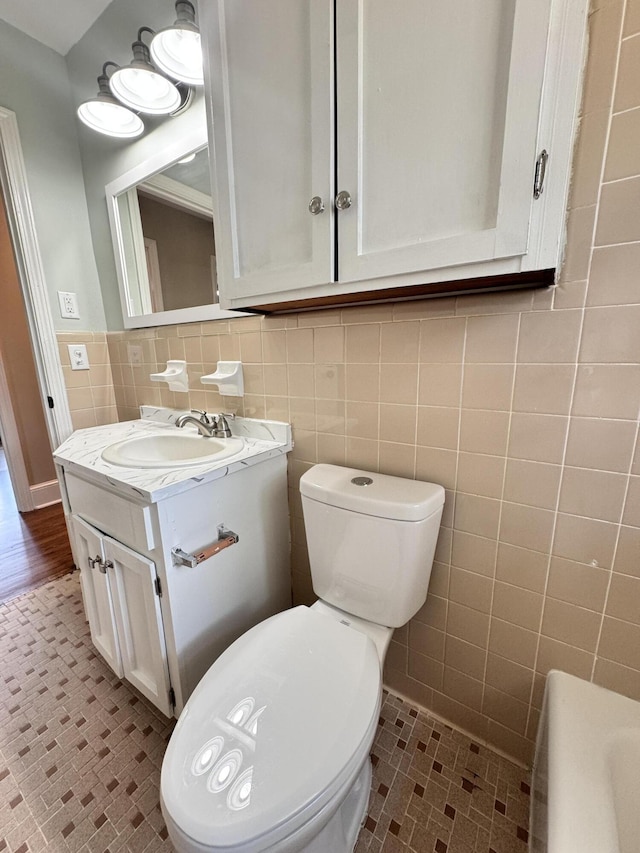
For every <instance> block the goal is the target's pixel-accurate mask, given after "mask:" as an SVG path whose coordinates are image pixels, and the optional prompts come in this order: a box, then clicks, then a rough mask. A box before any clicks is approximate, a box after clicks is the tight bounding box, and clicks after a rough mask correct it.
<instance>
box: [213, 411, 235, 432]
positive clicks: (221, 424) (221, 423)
mask: <svg viewBox="0 0 640 853" xmlns="http://www.w3.org/2000/svg"><path fill="white" fill-rule="evenodd" d="M227 418H231V419H232V420H233V418H235V415H225V414H224V413H223V412H221V413H220V414H219V415H216V416H215V418H214V421H215V425H216V433H215V434H216V436H217V437H218V438H231V430H230V429H229V424H228V423H227Z"/></svg>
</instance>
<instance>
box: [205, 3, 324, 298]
mask: <svg viewBox="0 0 640 853" xmlns="http://www.w3.org/2000/svg"><path fill="white" fill-rule="evenodd" d="M199 16H200V26H201V30H202V32H203V36H204V37H205V38H206V41H207V50H208V54H209V72H208V80H207V83H208V85H207V92H208V97H209V104H208V106H209V108H210V109H209V122H210V129H211V132H212V143H213V144H211V146H210V157H211V162H212V168H213V177H214V193H213V199H214V206H215V211H216V218H215V223H216V247H217V251H216V261H217V266H218V281H219V285H220V294H221V296H226V297H231V296H236V297H243V296H253V295H255V294H261V293H271V292H273V291H277V290H291V289H292V288H294V287H311V286H313V285H317V284H323V283H327V282H330V281H331V280H332V278H333V260H334V248H333V245H334V237H333V216H334V214H333V202H332V192H333V185H334V180H333V128H334V118H333V104H334V95H333V0H268V2H265V0H212V1H211V2H207V3H202V4H200V10H199ZM314 199H315V201H312V200H314ZM310 205H311V209H310ZM322 207H324V209H322Z"/></svg>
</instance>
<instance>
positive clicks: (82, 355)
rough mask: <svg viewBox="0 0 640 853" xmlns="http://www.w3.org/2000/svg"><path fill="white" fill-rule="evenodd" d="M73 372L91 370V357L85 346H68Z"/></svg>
mask: <svg viewBox="0 0 640 853" xmlns="http://www.w3.org/2000/svg"><path fill="white" fill-rule="evenodd" d="M67 347H68V349H69V361H70V362H71V370H89V356H88V355H87V347H86V346H85V344H67Z"/></svg>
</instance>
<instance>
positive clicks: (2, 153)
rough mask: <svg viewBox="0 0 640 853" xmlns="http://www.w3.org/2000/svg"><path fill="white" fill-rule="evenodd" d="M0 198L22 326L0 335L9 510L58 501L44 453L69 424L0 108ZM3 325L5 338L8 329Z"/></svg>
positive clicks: (23, 190) (11, 141)
mask: <svg viewBox="0 0 640 853" xmlns="http://www.w3.org/2000/svg"><path fill="white" fill-rule="evenodd" d="M0 196H1V197H2V199H3V200H4V204H3V210H2V214H3V216H2V219H3V221H4V226H5V230H6V235H5V249H4V251H2V250H0V253H1V254H2V255H3V257H4V259H5V260H6V261H7V262H6V265H5V267H4V270H5V273H6V274H7V275H9V276H13V279H14V283H13V287H10V288H9V289H10V292H11V297H12V304H13V308H14V315H15V317H17V316H18V315H19V317H20V322H21V324H22V333H21V336H20V335H18V334H17V332H16V335H17V337H15V338H14V340H13V341H12V343H11V345H9V343H8V342H5V339H4V335H3V336H2V343H1V344H0V431H1V432H2V436H3V441H4V447H5V452H6V462H7V468H8V473H9V475H10V478H11V482H12V484H13V491H14V496H15V498H16V502H17V506H18V509H19V510H20V511H21V512H25V511H29V510H31V509H34V507H35V506H42V505H45V504H48V503H50V502H51V501H52V500H57V499H58V498H59V489H58V487H57V481H56V479H55V469H54V468H53V464H52V461H51V450H52V448H55V447H57V446H58V444H60V443H61V442H62V441H63V440H64V439H65V438H67V436H68V435H70V434H71V432H72V426H71V416H70V412H69V406H68V402H67V397H66V389H65V384H64V378H63V375H62V367H61V364H60V359H59V355H58V345H57V339H56V335H55V330H54V327H53V322H52V318H51V311H50V307H49V300H48V295H47V291H46V286H45V280H44V272H43V268H42V261H41V258H40V252H39V249H38V244H37V239H36V231H35V224H34V219H33V212H32V209H31V201H30V198H29V193H28V187H27V178H26V170H25V166H24V159H23V156H22V148H21V145H20V138H19V134H18V126H17V121H16V116H15V114H14V113H13V112H11V111H10V110H6V109H4V108H2V107H0ZM5 213H6V216H5V215H4V214H5ZM1 225H2V223H0V230H1ZM9 261H10V263H9ZM4 313H5V312H4V311H3V314H4ZM17 322H18V321H16V323H17ZM9 328H10V330H11V334H12V335H13V334H14V329H13V325H11V326H10V327H9ZM27 362H28V363H29V369H30V380H29V382H30V384H29V388H30V389H31V390H30V392H29V393H23V392H24V390H25V387H26V386H24V385H23V381H22V378H21V375H22V374H21V370H22V368H23V367H25V366H26V364H27ZM27 372H28V371H27ZM25 400H26V402H25ZM16 401H19V405H18V403H17V402H16ZM43 424H44V429H42V426H43Z"/></svg>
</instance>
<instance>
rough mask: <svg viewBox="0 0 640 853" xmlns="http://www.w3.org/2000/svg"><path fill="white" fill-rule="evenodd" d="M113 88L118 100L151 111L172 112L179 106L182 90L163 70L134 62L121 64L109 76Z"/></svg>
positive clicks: (140, 110) (162, 113)
mask: <svg viewBox="0 0 640 853" xmlns="http://www.w3.org/2000/svg"><path fill="white" fill-rule="evenodd" d="M109 85H110V86H111V91H112V92H113V94H114V95H115V96H116V98H117V99H118V100H119V101H122V103H123V104H125V105H126V106H128V107H130V108H131V109H132V110H138V111H139V112H141V113H148V114H149V115H158V116H163V115H169V113H172V112H174V110H177V109H178V107H179V106H180V100H181V98H180V92H179V91H178V89H177V88H176V86H174V84H173V83H172V82H171V80H167V78H166V77H165V76H164V75H163V74H159V73H158V72H157V71H155V70H154V69H153V68H151V67H149V68H145V67H140V66H137V64H136V63H131V65H128V66H127V67H126V68H119V69H118V70H117V71H114V73H113V74H112V75H111V79H110V80H109Z"/></svg>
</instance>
